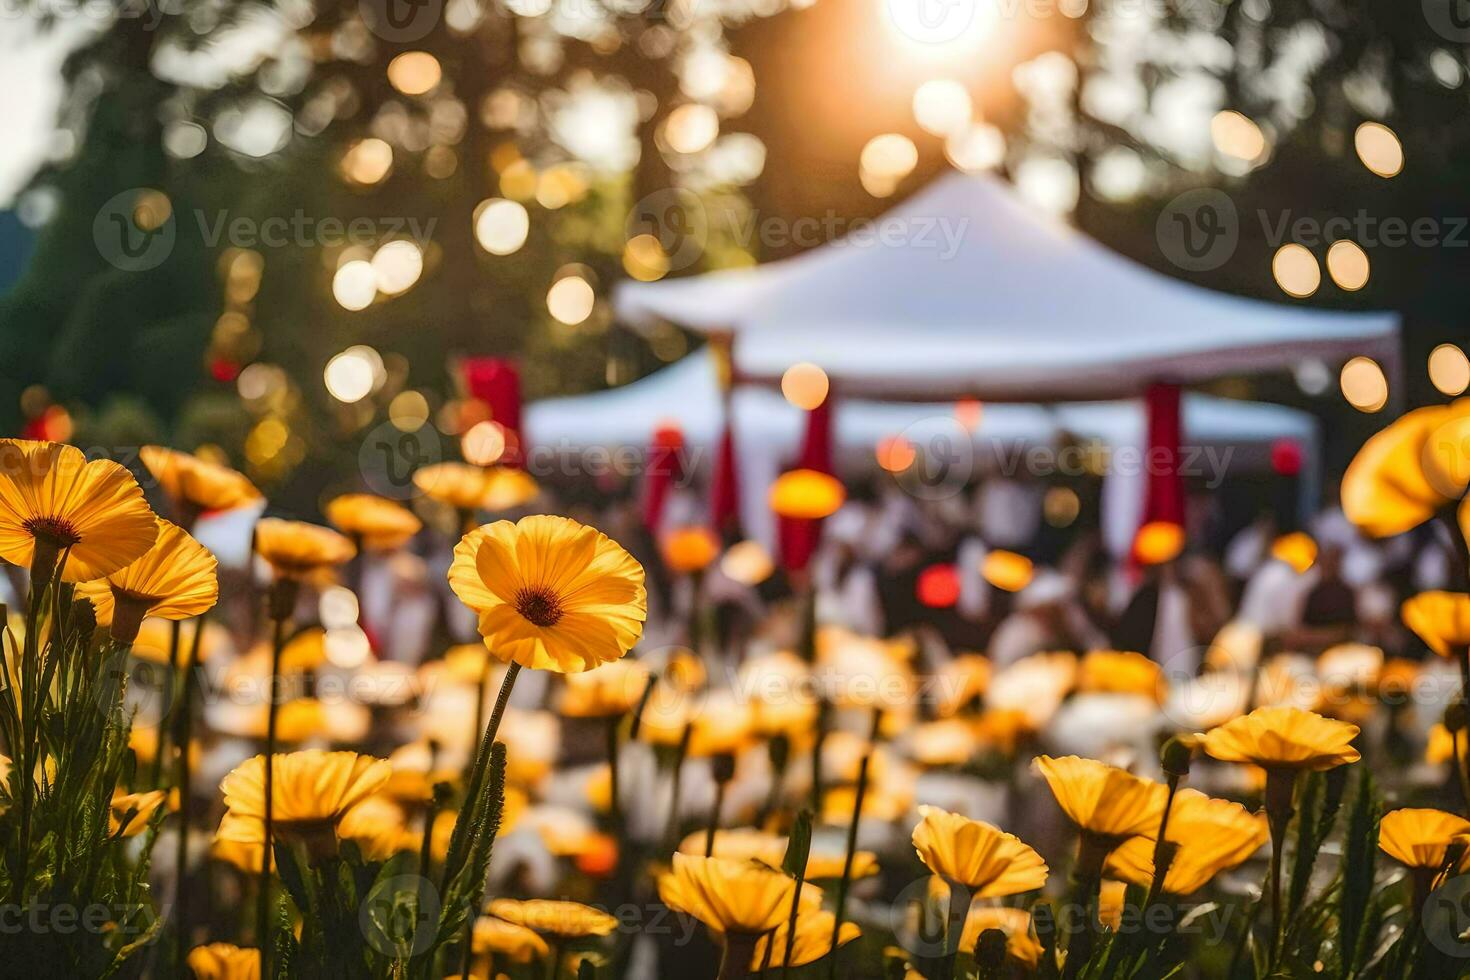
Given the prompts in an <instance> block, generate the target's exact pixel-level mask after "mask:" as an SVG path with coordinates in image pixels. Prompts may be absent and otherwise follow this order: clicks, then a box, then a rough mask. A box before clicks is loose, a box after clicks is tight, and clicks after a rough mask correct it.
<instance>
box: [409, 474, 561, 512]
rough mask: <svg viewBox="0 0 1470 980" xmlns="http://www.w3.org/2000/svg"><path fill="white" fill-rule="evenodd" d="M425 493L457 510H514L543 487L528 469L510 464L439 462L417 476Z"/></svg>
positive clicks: (417, 481)
mask: <svg viewBox="0 0 1470 980" xmlns="http://www.w3.org/2000/svg"><path fill="white" fill-rule="evenodd" d="M413 484H414V486H416V487H418V488H419V489H420V490H422V491H423V492H424V494H425V495H427V496H428V497H430V498H431V499H433V500H437V501H439V502H440V503H442V504H448V505H449V506H451V507H453V508H454V509H455V510H459V511H473V510H491V511H497V510H510V509H511V508H512V507H520V506H523V505H525V504H527V503H530V501H531V500H532V499H534V498H535V496H536V494H538V493H540V492H541V488H540V487H539V486H537V485H536V480H535V478H534V477H532V476H531V475H530V474H529V473H527V472H526V471H525V470H518V469H514V468H512V467H508V466H492V467H489V468H486V467H483V466H472V465H470V464H469V463H436V464H435V465H433V466H425V467H424V468H423V469H420V470H418V471H417V472H415V473H414V475H413Z"/></svg>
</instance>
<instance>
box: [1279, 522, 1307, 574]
mask: <svg viewBox="0 0 1470 980" xmlns="http://www.w3.org/2000/svg"><path fill="white" fill-rule="evenodd" d="M1271 557H1272V558H1275V559H1276V560H1277V561H1279V562H1285V563H1286V564H1287V565H1290V566H1291V568H1292V570H1293V571H1295V572H1296V573H1297V574H1298V575H1301V574H1302V573H1304V572H1306V571H1307V570H1308V569H1309V568H1311V567H1312V566H1313V565H1314V564H1316V562H1317V542H1315V541H1313V540H1312V537H1311V535H1308V534H1303V533H1302V532H1301V531H1293V532H1291V533H1290V534H1283V535H1282V536H1281V537H1279V538H1277V539H1276V540H1275V541H1273V542H1271Z"/></svg>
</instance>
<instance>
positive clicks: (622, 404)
mask: <svg viewBox="0 0 1470 980" xmlns="http://www.w3.org/2000/svg"><path fill="white" fill-rule="evenodd" d="M731 404H732V407H733V411H734V416H735V418H734V427H735V433H736V444H737V446H738V447H739V452H740V470H739V478H740V493H739V499H740V501H741V505H742V506H741V510H742V513H741V519H742V522H743V523H744V524H745V527H746V528H747V530H749V531H751V533H752V534H754V535H755V536H757V537H763V536H764V533H765V532H767V531H768V530H769V528H770V527H771V516H770V513H769V511H768V510H767V508H766V488H767V487H768V486H769V484H770V483H771V481H772V480H774V479H775V478H776V477H777V476H778V475H779V474H780V473H781V472H782V470H784V469H785V468H786V467H787V466H788V465H789V464H790V462H791V460H792V459H793V458H794V457H795V455H796V453H797V451H798V450H799V447H800V444H801V437H802V431H803V427H804V424H805V421H804V419H805V413H804V412H802V411H801V410H800V409H797V408H795V407H794V406H792V405H790V404H789V403H787V402H786V400H785V399H784V398H782V397H781V395H780V394H779V393H777V392H776V391H775V390H773V389H771V388H768V387H761V386H741V387H737V388H736V389H735V391H734V393H733V395H732V403H731ZM835 410H836V418H835V420H834V430H833V436H834V452H835V456H836V462H837V466H838V469H839V470H846V471H849V472H854V471H857V472H861V471H865V470H870V469H872V468H873V467H874V466H875V465H876V463H875V459H874V449H875V448H876V447H877V446H878V444H879V443H880V442H881V441H882V440H884V439H887V438H890V437H892V436H895V435H902V436H903V437H904V438H905V439H907V440H908V441H909V442H911V443H913V444H914V445H916V446H920V447H932V446H935V445H936V444H938V441H939V440H949V444H955V443H957V442H959V441H960V440H964V439H966V438H967V437H968V440H969V443H970V455H968V456H967V457H966V459H967V461H968V464H969V465H971V466H972V467H973V470H974V472H975V473H976V474H977V475H978V474H980V473H983V472H990V471H995V470H997V469H999V470H1001V471H1007V470H1008V469H1014V470H1017V471H1020V472H1021V473H1024V472H1025V471H1026V468H1027V466H1028V465H1029V464H1028V461H1027V460H1026V459H1025V458H1024V457H1022V456H1021V455H1020V453H1021V452H1023V451H1024V450H1026V449H1028V448H1030V447H1036V446H1051V445H1055V444H1056V442H1057V440H1058V439H1059V438H1060V437H1061V436H1062V435H1063V434H1064V433H1066V434H1070V435H1072V436H1074V437H1076V438H1078V439H1080V440H1082V441H1084V442H1091V441H1097V442H1099V443H1102V444H1103V445H1104V446H1106V447H1108V448H1110V449H1113V450H1118V449H1121V448H1127V449H1130V450H1134V451H1141V449H1142V447H1143V444H1144V434H1145V430H1146V427H1147V419H1146V417H1145V412H1144V407H1143V404H1142V402H1141V401H1140V400H1126V401H1114V402H1095V403H1094V402H1082V403H1071V404H1059V405H1047V406H1042V405H1034V404H1024V403H1011V404H986V405H984V406H983V408H982V411H981V414H980V421H979V424H978V425H976V426H975V427H974V428H973V429H972V430H970V431H969V432H966V430H965V429H964V427H962V426H961V425H960V423H959V421H958V419H957V418H956V415H955V406H954V403H952V402H927V403H919V402H880V401H871V400H863V399H849V398H840V399H839V400H838V401H837V402H836V406H835ZM1182 414H1183V421H1184V427H1185V431H1186V432H1187V433H1188V436H1187V441H1188V444H1189V447H1190V448H1191V449H1194V448H1197V449H1198V450H1199V451H1200V452H1203V453H1210V452H1213V453H1215V455H1214V456H1212V457H1210V458H1207V459H1203V460H1201V461H1199V465H1202V466H1219V465H1222V462H1221V461H1222V459H1223V457H1222V455H1221V454H1222V453H1223V452H1224V451H1226V450H1229V451H1230V453H1231V455H1230V457H1229V459H1228V460H1224V462H1226V463H1228V465H1229V467H1230V471H1231V472H1232V473H1233V472H1241V471H1253V472H1261V471H1264V470H1266V469H1267V468H1268V467H1269V465H1270V447H1271V446H1272V445H1273V444H1274V443H1275V442H1277V441H1278V440H1282V439H1290V440H1294V441H1295V442H1297V443H1298V445H1300V447H1301V448H1302V452H1303V455H1304V457H1305V458H1306V459H1307V460H1308V465H1307V466H1305V467H1304V472H1305V473H1307V474H1311V473H1312V472H1314V466H1313V465H1312V462H1311V461H1313V460H1315V458H1316V453H1317V444H1318V433H1317V421H1316V419H1315V418H1314V417H1313V416H1312V415H1310V414H1309V413H1307V412H1302V411H1298V410H1296V409H1292V408H1286V407H1284V406H1281V405H1271V404H1267V403H1263V402H1245V401H1237V400H1234V399H1228V398H1217V397H1213V396H1210V395H1204V394H1199V393H1195V392H1188V393H1186V394H1185V395H1184V399H1183V408H1182ZM666 424H667V425H675V426H677V427H678V429H679V430H680V432H681V434H682V435H683V438H684V452H685V454H686V456H685V459H684V461H683V462H684V463H685V465H686V466H687V467H688V469H689V470H690V471H691V472H704V473H707V472H708V471H709V469H710V467H711V465H712V464H713V461H714V456H715V449H716V446H717V445H718V441H719V438H720V435H721V433H722V432H723V429H724V424H725V414H724V407H723V404H722V401H721V397H720V391H719V383H718V379H717V376H716V366H715V362H714V358H713V357H712V356H711V354H710V352H709V351H708V349H706V350H701V351H699V352H697V353H694V354H691V355H689V356H687V357H685V358H684V359H682V360H680V361H678V362H677V363H675V364H672V365H670V366H669V367H666V368H663V369H662V370H659V371H656V372H654V373H653V374H651V375H649V376H648V377H646V378H643V379H641V380H639V381H635V382H633V383H631V384H628V385H624V386H623V387H621V388H613V389H610V390H608V391H600V392H594V393H592V394H587V395H576V396H571V397H565V398H549V399H543V400H541V401H536V402H532V403H531V404H529V405H528V406H527V407H526V411H525V417H524V427H525V438H526V441H527V445H528V447H530V452H529V459H528V465H529V466H530V468H531V470H532V472H536V471H537V470H538V469H540V468H541V467H542V466H544V465H546V463H547V458H548V456H550V458H552V459H556V458H560V457H563V456H569V455H577V454H583V453H586V452H588V451H589V450H591V449H602V450H612V451H616V450H620V449H634V450H637V451H640V452H641V451H642V450H644V449H645V448H646V447H647V446H648V445H649V440H650V438H651V437H652V434H653V432H654V430H655V429H657V428H658V427H660V426H661V425H666ZM1114 477H1115V475H1114V474H1111V473H1110V474H1109V480H1114ZM1122 482H1123V483H1127V482H1129V481H1128V480H1126V479H1124V480H1123V481H1122ZM1119 489H1120V490H1121V487H1120V488H1119ZM1304 490H1305V484H1304ZM1122 496H1123V497H1125V498H1130V499H1131V497H1132V496H1135V494H1132V493H1127V494H1122ZM1119 520H1120V521H1121V520H1124V518H1123V517H1121V516H1120V517H1119ZM1120 527H1121V525H1120ZM1131 533H1132V527H1131V526H1130V527H1128V528H1127V529H1126V530H1120V531H1118V534H1119V535H1120V536H1123V537H1126V535H1129V534H1131ZM1120 539H1122V538H1120Z"/></svg>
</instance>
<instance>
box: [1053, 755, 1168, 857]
mask: <svg viewBox="0 0 1470 980" xmlns="http://www.w3.org/2000/svg"><path fill="white" fill-rule="evenodd" d="M1036 768H1037V769H1038V770H1040V772H1041V775H1042V777H1043V778H1044V779H1045V780H1046V784H1047V785H1048V786H1049V787H1051V792H1052V795H1053V796H1055V797H1056V798H1057V803H1058V804H1060V805H1061V808H1062V811H1063V812H1064V813H1066V815H1067V816H1068V817H1069V818H1070V819H1071V821H1072V822H1073V823H1074V824H1076V825H1077V826H1078V827H1079V828H1081V829H1082V830H1083V831H1085V832H1087V833H1089V834H1095V835H1097V836H1099V837H1104V838H1109V839H1111V840H1114V841H1122V840H1123V839H1125V838H1128V837H1136V836H1138V835H1140V834H1143V835H1147V834H1155V833H1158V829H1159V819H1160V818H1161V817H1162V816H1163V815H1164V801H1165V799H1166V797H1167V796H1168V789H1167V788H1166V787H1165V786H1164V785H1163V784H1162V783H1154V782H1150V781H1148V780H1146V779H1139V778H1138V777H1137V776H1134V775H1132V774H1131V773H1127V772H1124V771H1123V770H1122V769H1117V768H1114V767H1113V766H1109V765H1106V764H1105V763H1101V762H1098V761H1096V760H1095V759H1082V758H1079V757H1078V756H1075V755H1068V756H1063V757H1061V758H1060V759H1053V758H1052V757H1051V756H1046V755H1043V756H1039V757H1037V759H1036Z"/></svg>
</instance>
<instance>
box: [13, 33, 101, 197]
mask: <svg viewBox="0 0 1470 980" xmlns="http://www.w3.org/2000/svg"><path fill="white" fill-rule="evenodd" d="M87 33H88V28H87V26H86V25H85V24H83V23H78V22H76V21H72V22H65V21H63V22H61V23H59V24H58V25H57V26H56V27H54V28H52V29H50V30H47V31H40V30H38V29H37V27H36V25H35V24H33V23H31V22H29V21H27V20H22V19H20V18H17V17H0V119H4V120H5V128H6V140H5V151H4V152H3V153H0V209H4V208H9V207H11V206H12V205H13V204H14V203H15V195H16V193H17V192H19V191H20V190H21V189H22V188H23V187H24V186H25V184H26V181H28V180H29V179H30V177H31V175H32V174H34V173H35V172H36V168H37V167H39V166H40V165H41V164H42V163H44V162H45V160H46V155H47V152H48V150H49V147H50V145H51V139H52V133H54V132H55V125H56V119H57V113H58V111H59V109H60V105H61V94H62V88H61V63H62V61H63V60H64V59H65V58H66V55H67V52H69V51H70V50H72V48H73V47H75V45H76V44H77V43H79V42H80V41H81V40H82V39H83V38H84V37H85V36H86V35H87Z"/></svg>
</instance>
